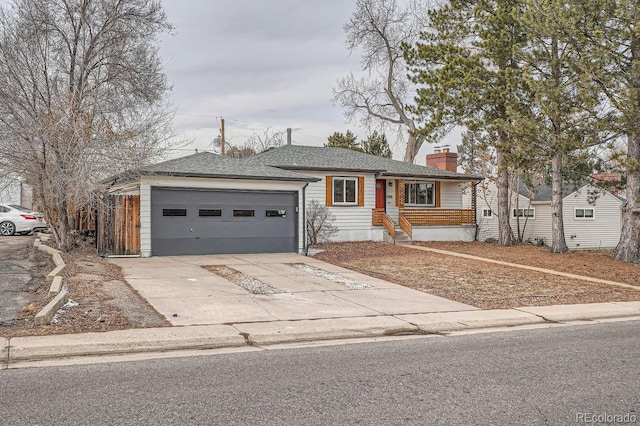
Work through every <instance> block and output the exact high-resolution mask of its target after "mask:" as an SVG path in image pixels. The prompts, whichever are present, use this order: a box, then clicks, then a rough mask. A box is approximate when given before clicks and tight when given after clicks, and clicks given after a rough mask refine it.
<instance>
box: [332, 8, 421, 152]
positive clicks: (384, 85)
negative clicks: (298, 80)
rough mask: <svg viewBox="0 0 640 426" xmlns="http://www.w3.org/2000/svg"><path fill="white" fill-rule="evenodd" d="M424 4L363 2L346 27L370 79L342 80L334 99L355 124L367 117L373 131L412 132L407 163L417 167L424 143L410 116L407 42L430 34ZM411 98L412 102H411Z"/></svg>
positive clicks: (351, 45) (351, 47)
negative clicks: (374, 126)
mask: <svg viewBox="0 0 640 426" xmlns="http://www.w3.org/2000/svg"><path fill="white" fill-rule="evenodd" d="M418 5H419V3H418V2H411V3H410V4H409V6H407V7H401V6H400V5H399V4H398V1H397V0H357V1H356V10H355V12H354V13H353V16H352V17H351V19H350V20H349V22H347V23H346V24H345V25H344V31H345V33H346V47H347V49H348V50H349V52H350V53H354V52H360V54H361V64H362V70H363V71H364V73H365V75H364V76H362V77H356V76H355V75H354V74H349V75H348V76H346V77H343V78H341V79H340V80H338V82H337V85H336V87H335V88H334V89H333V99H334V102H335V103H338V104H340V105H341V106H342V108H343V109H344V114H345V116H346V117H347V118H349V119H354V118H361V119H362V121H363V122H364V124H365V125H367V126H368V127H369V126H371V125H372V124H373V123H377V124H378V125H380V127H382V130H383V133H384V130H385V127H388V126H395V127H397V128H398V129H399V130H400V131H401V132H404V133H408V135H407V146H406V149H405V154H404V161H406V162H409V163H413V160H414V159H415V157H416V155H417V154H418V150H419V149H420V147H421V146H422V144H423V142H424V140H425V139H424V137H423V136H419V135H418V136H417V135H416V134H415V130H416V125H415V123H414V121H413V118H412V117H411V116H410V115H409V113H408V111H407V102H408V101H409V99H410V96H411V95H410V94H409V81H408V78H407V69H406V63H405V61H404V58H403V51H402V45H403V43H407V44H413V43H414V42H415V41H417V39H418V37H419V34H420V31H422V30H424V29H425V23H424V21H423V19H424V18H425V17H426V13H425V11H424V10H420V7H419V6H418ZM408 98H409V99H408Z"/></svg>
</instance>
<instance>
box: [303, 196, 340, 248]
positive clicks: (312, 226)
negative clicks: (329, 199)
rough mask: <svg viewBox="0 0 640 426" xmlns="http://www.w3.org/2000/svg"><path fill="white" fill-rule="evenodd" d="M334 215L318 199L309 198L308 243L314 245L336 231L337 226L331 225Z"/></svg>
mask: <svg viewBox="0 0 640 426" xmlns="http://www.w3.org/2000/svg"><path fill="white" fill-rule="evenodd" d="M334 220H336V217H335V216H334V215H333V213H331V210H329V209H328V208H327V207H326V206H323V205H322V204H320V203H319V202H318V200H311V202H310V203H309V205H308V206H307V238H308V239H309V244H311V245H316V244H318V243H324V242H327V241H329V240H330V239H331V237H332V236H334V235H335V234H336V233H337V232H338V228H337V227H335V226H333V221H334Z"/></svg>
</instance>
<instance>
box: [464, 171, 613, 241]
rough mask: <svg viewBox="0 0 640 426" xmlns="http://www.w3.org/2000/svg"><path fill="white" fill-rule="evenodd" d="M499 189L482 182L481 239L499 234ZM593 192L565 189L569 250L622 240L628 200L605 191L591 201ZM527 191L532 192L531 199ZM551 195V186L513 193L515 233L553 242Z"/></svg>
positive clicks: (467, 201)
mask: <svg viewBox="0 0 640 426" xmlns="http://www.w3.org/2000/svg"><path fill="white" fill-rule="evenodd" d="M601 191H602V190H601ZM469 192H470V191H468V190H467V191H465V196H464V204H465V206H470V197H469V194H468V193H469ZM497 192H498V191H497V187H496V185H495V184H494V183H493V182H489V181H487V182H484V183H482V184H480V185H478V197H477V199H478V204H477V215H478V238H477V239H478V241H486V240H488V239H496V238H497V237H498V220H497V217H496V212H497V208H498V203H497ZM593 192H594V188H593V187H591V186H589V185H582V186H581V187H580V188H577V189H575V188H573V187H572V186H567V187H566V188H565V191H564V194H565V195H564V198H563V220H564V230H565V239H566V242H567V246H568V247H569V249H600V248H613V247H615V246H616V245H617V243H618V240H619V239H620V230H621V228H622V207H623V206H624V203H625V201H624V200H623V199H622V198H620V197H617V196H615V195H613V194H612V193H610V192H609V191H604V192H601V193H600V195H599V196H598V197H597V198H595V201H593V202H591V203H590V198H592V197H590V193H593ZM523 193H529V194H531V198H529V197H528V196H526V195H524V194H523ZM550 194H551V191H550V188H549V187H547V186H544V185H541V186H539V187H537V188H535V189H534V191H532V192H530V191H528V190H525V189H523V188H521V191H520V192H515V191H512V192H511V195H510V208H509V212H510V220H511V228H512V230H513V232H514V234H515V233H516V232H518V231H519V232H520V233H521V235H522V236H523V240H524V241H529V242H531V243H542V242H544V244H545V245H550V244H551V238H552V232H551V219H552V215H551V201H550ZM516 212H517V213H516ZM517 215H520V217H517Z"/></svg>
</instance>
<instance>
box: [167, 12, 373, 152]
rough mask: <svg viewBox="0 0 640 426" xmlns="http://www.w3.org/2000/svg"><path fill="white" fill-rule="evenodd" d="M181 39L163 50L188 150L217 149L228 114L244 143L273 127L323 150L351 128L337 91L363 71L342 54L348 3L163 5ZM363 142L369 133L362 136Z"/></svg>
mask: <svg viewBox="0 0 640 426" xmlns="http://www.w3.org/2000/svg"><path fill="white" fill-rule="evenodd" d="M162 3H163V5H164V7H165V11H166V13H167V17H168V19H169V21H170V22H171V23H172V24H173V25H174V27H175V30H176V31H175V34H174V35H172V36H164V37H163V38H162V43H161V50H160V53H161V55H162V57H163V60H164V62H165V66H166V71H167V75H168V78H169V80H170V82H171V83H172V84H173V94H172V98H171V99H172V103H173V104H174V106H175V107H176V108H177V113H176V114H177V115H176V120H175V124H174V128H175V131H176V132H177V133H178V134H180V136H181V137H184V138H187V139H189V140H193V142H192V143H191V144H190V145H189V147H193V148H196V147H197V148H199V149H210V147H211V141H212V140H213V138H215V137H216V136H218V134H219V130H218V129H219V127H220V117H224V119H225V130H226V132H225V133H226V136H227V137H228V138H231V142H232V143H242V142H244V138H245V137H246V136H247V135H250V134H251V133H252V132H254V131H255V132H258V133H261V134H262V133H263V132H264V130H265V129H266V128H268V127H270V128H272V129H273V130H276V131H284V130H285V129H286V128H287V127H291V128H293V129H294V131H293V140H294V143H299V144H305V145H321V144H323V143H325V142H326V139H327V136H329V135H330V134H331V133H333V132H334V131H340V132H344V131H346V130H347V129H348V128H350V129H353V130H354V131H356V132H357V133H361V132H360V131H359V129H358V127H357V125H355V124H350V123H345V121H344V119H343V116H342V111H341V109H340V107H339V106H333V104H332V102H331V88H332V87H333V85H334V84H335V82H336V79H338V78H339V77H341V76H343V75H346V74H348V73H349V72H350V71H358V70H359V58H358V57H350V56H349V53H348V52H347V50H346V49H345V48H344V43H343V41H344V32H343V30H342V26H343V24H344V23H345V22H346V21H347V20H348V19H349V17H350V16H351V14H352V12H353V8H354V6H355V5H354V3H355V2H353V1H345V0H323V1H317V2H316V1H314V2H309V1H302V0H277V1H265V0H243V1H238V0H216V1H211V0H188V1H185V0H162ZM363 135H364V133H363Z"/></svg>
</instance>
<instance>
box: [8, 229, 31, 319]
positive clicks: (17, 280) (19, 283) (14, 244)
mask: <svg viewBox="0 0 640 426" xmlns="http://www.w3.org/2000/svg"><path fill="white" fill-rule="evenodd" d="M31 244H33V238H32V237H20V236H11V237H3V236H0V327H1V326H2V325H9V324H12V323H13V322H14V321H15V319H16V317H17V314H18V312H19V310H20V308H22V307H23V306H26V305H28V304H29V303H31V300H32V293H30V292H29V291H28V285H29V282H30V281H31V278H32V276H31V270H32V268H33V267H34V264H33V260H32V259H31V258H30V253H31V250H30V249H29V246H30V245H31Z"/></svg>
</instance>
